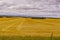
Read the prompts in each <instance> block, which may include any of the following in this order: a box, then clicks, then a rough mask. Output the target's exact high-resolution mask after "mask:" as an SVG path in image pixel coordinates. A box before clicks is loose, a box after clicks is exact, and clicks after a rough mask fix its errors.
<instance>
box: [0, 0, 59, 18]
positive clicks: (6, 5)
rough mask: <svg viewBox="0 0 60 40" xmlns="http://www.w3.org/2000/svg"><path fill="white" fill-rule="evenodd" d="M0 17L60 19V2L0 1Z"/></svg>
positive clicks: (48, 0) (52, 0)
mask: <svg viewBox="0 0 60 40" xmlns="http://www.w3.org/2000/svg"><path fill="white" fill-rule="evenodd" d="M0 15H15V16H16V15H17V16H18V15H19V16H30V17H41V16H44V17H60V1H59V0H58V1H57V0H0Z"/></svg>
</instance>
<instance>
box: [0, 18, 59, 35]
mask: <svg viewBox="0 0 60 40" xmlns="http://www.w3.org/2000/svg"><path fill="white" fill-rule="evenodd" d="M52 32H53V36H60V19H31V18H0V34H1V35H22V36H25V35H31V36H50V35H51V33H52Z"/></svg>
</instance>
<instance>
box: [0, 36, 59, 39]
mask: <svg viewBox="0 0 60 40" xmlns="http://www.w3.org/2000/svg"><path fill="white" fill-rule="evenodd" d="M0 40H60V37H53V38H52V39H51V37H40V36H0Z"/></svg>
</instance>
